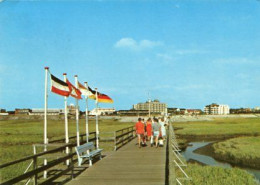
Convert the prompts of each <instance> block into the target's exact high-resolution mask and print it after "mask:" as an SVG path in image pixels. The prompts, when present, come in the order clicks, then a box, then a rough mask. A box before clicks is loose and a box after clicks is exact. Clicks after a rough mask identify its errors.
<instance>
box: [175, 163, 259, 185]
mask: <svg viewBox="0 0 260 185" xmlns="http://www.w3.org/2000/svg"><path fill="white" fill-rule="evenodd" d="M185 172H186V173H187V174H188V175H189V176H190V177H191V178H192V180H190V181H187V180H181V182H182V183H183V185H202V184H203V185H259V183H258V182H257V181H256V180H255V179H254V177H253V176H252V175H250V174H249V173H247V172H246V171H244V170H241V169H238V168H232V169H226V168H221V167H212V166H201V165H198V164H191V163H188V166H187V168H185ZM176 173H177V176H178V177H183V174H182V173H181V172H180V171H179V170H177V172H176Z"/></svg>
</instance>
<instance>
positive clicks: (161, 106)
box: [133, 100, 167, 113]
mask: <svg viewBox="0 0 260 185" xmlns="http://www.w3.org/2000/svg"><path fill="white" fill-rule="evenodd" d="M149 106H150V111H151V113H165V112H167V104H166V103H161V102H160V101H159V100H154V101H151V102H150V103H149V101H147V102H145V103H138V104H135V105H133V109H134V110H148V111H149Z"/></svg>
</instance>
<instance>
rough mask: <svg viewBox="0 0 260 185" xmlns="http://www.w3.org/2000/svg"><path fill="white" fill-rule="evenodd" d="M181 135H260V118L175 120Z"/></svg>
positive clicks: (175, 125) (177, 131) (220, 136)
mask: <svg viewBox="0 0 260 185" xmlns="http://www.w3.org/2000/svg"><path fill="white" fill-rule="evenodd" d="M173 126H174V127H175V128H178V130H176V134H178V135H181V136H184V137H185V136H193V137H200V136H214V137H218V138H222V137H223V136H232V135H233V136H234V135H251V136H258V135H260V118H215V119H214V120H213V121H196V122H174V123H173Z"/></svg>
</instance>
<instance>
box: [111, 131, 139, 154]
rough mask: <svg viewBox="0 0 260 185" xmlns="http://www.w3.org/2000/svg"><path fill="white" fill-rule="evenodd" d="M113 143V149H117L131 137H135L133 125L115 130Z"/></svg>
mask: <svg viewBox="0 0 260 185" xmlns="http://www.w3.org/2000/svg"><path fill="white" fill-rule="evenodd" d="M114 138H115V139H114V145H115V149H114V150H118V149H119V148H121V147H122V146H124V145H125V144H127V143H128V142H130V141H131V140H132V139H134V138H135V129H134V127H133V126H131V127H127V128H123V129H120V130H116V131H115V133H114Z"/></svg>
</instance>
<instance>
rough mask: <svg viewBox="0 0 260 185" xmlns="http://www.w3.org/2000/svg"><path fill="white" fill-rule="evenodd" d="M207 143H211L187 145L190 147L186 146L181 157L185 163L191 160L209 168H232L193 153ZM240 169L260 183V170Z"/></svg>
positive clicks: (208, 157)
mask: <svg viewBox="0 0 260 185" xmlns="http://www.w3.org/2000/svg"><path fill="white" fill-rule="evenodd" d="M209 143H211V142H191V143H189V144H190V145H191V146H188V147H187V149H186V150H185V151H184V152H182V155H183V156H184V157H185V159H186V160H187V161H188V160H189V159H193V160H196V161H199V162H201V163H204V164H206V165H210V166H221V167H224V168H232V166H231V165H230V164H229V163H224V162H219V161H216V160H215V159H214V158H212V157H210V156H206V155H202V154H197V153H194V152H193V151H194V150H196V149H198V148H201V147H203V146H206V145H207V144H209ZM239 168H241V167H239ZM241 169H244V170H246V171H248V172H249V173H251V174H253V175H254V176H255V177H256V179H258V181H260V170H255V169H250V168H241Z"/></svg>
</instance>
